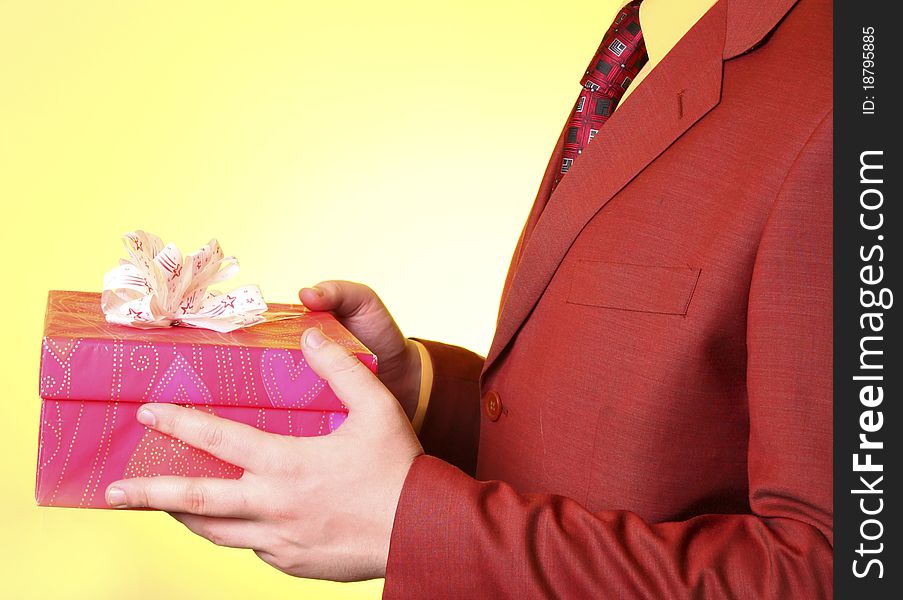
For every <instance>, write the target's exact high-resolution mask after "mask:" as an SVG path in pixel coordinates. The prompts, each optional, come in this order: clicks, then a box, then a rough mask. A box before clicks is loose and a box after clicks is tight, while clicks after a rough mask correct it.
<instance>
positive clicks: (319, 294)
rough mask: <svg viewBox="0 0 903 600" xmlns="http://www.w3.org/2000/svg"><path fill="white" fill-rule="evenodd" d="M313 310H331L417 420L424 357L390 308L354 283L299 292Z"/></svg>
mask: <svg viewBox="0 0 903 600" xmlns="http://www.w3.org/2000/svg"><path fill="white" fill-rule="evenodd" d="M298 297H299V298H300V299H301V302H303V303H304V305H305V306H306V307H307V308H309V309H311V310H327V311H330V312H332V313H333V314H334V315H335V317H336V318H337V319H338V320H339V321H340V322H341V323H342V325H344V326H345V328H347V329H348V330H349V331H350V332H351V333H352V334H353V335H354V336H355V337H356V338H357V339H359V340H360V341H361V342H363V344H364V345H365V346H367V348H369V349H370V351H371V352H373V353H374V354H376V358H377V360H378V361H379V379H380V380H381V381H382V382H383V383H384V384H385V385H386V387H387V388H389V391H391V392H392V394H394V395H395V397H396V398H397V399H398V401H399V402H400V403H401V406H402V408H404V411H405V414H407V415H408V419H409V420H410V419H412V418H413V417H414V412H415V411H416V410H417V400H418V398H419V395H420V353H419V352H418V351H417V348H416V347H415V346H414V343H413V342H411V341H410V340H408V339H407V338H405V337H404V335H402V333H401V330H400V329H399V328H398V325H397V324H396V323H395V320H394V319H393V318H392V315H391V314H389V311H388V310H387V309H386V306H385V305H384V304H383V303H382V300H380V299H379V296H377V295H376V292H374V291H373V290H371V289H370V288H369V287H367V286H365V285H363V284H360V283H353V282H350V281H323V282H321V283H318V284H317V285H315V286H314V287H312V288H303V289H302V290H301V291H300V292H298Z"/></svg>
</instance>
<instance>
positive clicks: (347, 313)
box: [298, 281, 383, 319]
mask: <svg viewBox="0 0 903 600" xmlns="http://www.w3.org/2000/svg"><path fill="white" fill-rule="evenodd" d="M298 297H299V298H300V299H301V302H303V303H304V306H306V307H307V308H309V309H311V310H328V311H332V312H333V313H335V315H336V317H338V318H340V319H343V318H348V317H354V316H357V315H359V314H361V313H363V312H367V311H369V310H372V309H374V308H383V307H382V302H381V301H380V299H379V298H378V297H377V295H376V292H374V291H373V290H371V289H370V288H369V287H367V286H365V285H363V284H361V283H354V282H351V281H323V282H321V283H318V284H317V285H315V286H314V287H312V288H303V289H302V290H301V291H300V292H298Z"/></svg>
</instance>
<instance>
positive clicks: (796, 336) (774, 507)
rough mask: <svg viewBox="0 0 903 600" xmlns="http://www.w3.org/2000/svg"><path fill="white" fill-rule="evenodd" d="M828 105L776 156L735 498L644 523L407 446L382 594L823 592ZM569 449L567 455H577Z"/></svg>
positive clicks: (827, 512) (828, 394)
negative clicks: (520, 487)
mask: <svg viewBox="0 0 903 600" xmlns="http://www.w3.org/2000/svg"><path fill="white" fill-rule="evenodd" d="M831 164H832V163H831V117H830V115H829V116H828V117H826V119H825V120H824V121H822V123H821V124H820V125H819V126H818V127H817V128H816V130H815V131H814V132H813V134H812V136H811V137H810V138H809V140H808V141H807V142H806V144H805V146H804V147H803V149H802V150H801V152H800V154H799V156H798V157H797V160H796V161H795V162H794V163H793V165H792V166H791V167H790V169H789V171H788V174H787V177H786V179H785V181H784V183H783V185H782V187H781V190H780V192H779V193H778V195H777V197H776V198H775V200H774V202H773V204H772V208H771V213H770V215H769V216H768V220H767V223H766V225H765V227H764V231H763V234H762V237H761V240H760V245H759V249H758V253H757V257H756V264H755V267H754V271H753V275H752V281H751V285H750V291H749V305H748V322H747V327H748V331H747V350H748V365H747V380H748V383H747V385H748V401H749V421H750V434H749V445H748V453H749V456H748V477H749V506H750V511H749V513H745V514H707V515H699V516H696V517H694V518H692V519H690V520H687V521H680V522H666V523H650V522H646V521H644V520H643V519H642V518H640V517H639V516H638V515H636V514H634V513H631V512H628V511H622V510H605V511H602V512H596V513H593V512H590V511H588V510H587V509H586V508H585V507H583V506H581V505H580V504H579V503H577V502H575V501H574V500H571V499H568V498H565V497H561V496H553V495H540V494H521V493H518V492H516V491H515V490H513V489H512V488H511V487H510V486H509V485H507V484H505V483H503V482H498V481H491V482H480V481H476V480H474V479H472V478H471V477H469V476H467V475H466V474H465V473H463V472H461V471H460V470H458V469H456V468H455V467H453V466H451V465H449V464H447V463H445V462H443V461H441V460H438V459H437V458H434V457H429V456H423V457H420V458H418V459H417V460H416V461H415V462H414V464H413V465H412V467H411V470H410V472H409V474H408V477H407V480H406V482H405V485H404V488H403V490H402V493H401V498H400V500H399V504H398V509H397V512H396V516H395V526H394V530H393V532H392V540H391V546H390V551H389V561H388V565H387V575H386V583H385V588H384V595H385V597H387V598H427V597H429V598H472V597H488V598H536V597H568V598H829V597H831V594H832V582H831V578H832V560H833V559H832V545H833V537H832V527H833V522H832V499H831V490H832V430H831V424H832V263H831V258H832V228H831V221H832V188H831V181H832V175H831V169H832V166H831ZM575 460H576V458H575Z"/></svg>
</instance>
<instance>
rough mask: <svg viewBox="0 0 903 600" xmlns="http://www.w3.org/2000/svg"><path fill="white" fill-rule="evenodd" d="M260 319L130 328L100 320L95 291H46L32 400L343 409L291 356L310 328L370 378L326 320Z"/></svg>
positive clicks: (271, 314) (368, 356)
mask: <svg viewBox="0 0 903 600" xmlns="http://www.w3.org/2000/svg"><path fill="white" fill-rule="evenodd" d="M266 316H267V321H265V322H263V323H260V324H258V325H254V326H252V327H247V328H244V329H239V330H236V331H233V332H230V333H218V332H215V331H209V330H206V329H193V328H188V327H166V328H159V329H135V328H132V327H125V326H121V325H113V324H111V323H107V321H106V319H105V317H104V315H103V312H102V311H101V309H100V294H98V293H92V292H70V291H51V292H50V294H49V296H48V299H47V312H46V315H45V319H44V341H43V344H42V349H41V371H40V395H41V398H44V399H53V400H84V401H101V402H176V403H179V404H199V405H208V406H255V407H260V408H281V409H304V410H327V411H335V410H342V411H343V410H345V408H344V406H343V405H342V403H341V402H340V401H339V400H338V399H337V398H336V397H335V394H334V393H333V392H332V390H331V389H330V388H329V386H328V385H327V384H326V382H325V381H324V380H323V379H321V378H320V377H319V376H317V374H316V373H314V372H313V370H312V369H311V368H310V367H309V366H308V365H307V362H306V361H305V360H304V356H303V354H302V353H301V349H300V340H301V334H302V333H303V332H304V330H305V329H307V328H309V327H318V328H320V329H321V330H322V331H323V332H324V333H325V334H326V335H328V336H329V337H330V338H332V339H333V340H335V341H336V342H338V343H339V344H342V345H343V346H345V347H346V348H349V349H350V350H351V351H352V352H354V353H355V355H356V356H357V357H358V359H360V360H361V362H363V363H364V364H365V365H367V367H368V368H370V369H371V370H372V371H373V372H374V373H375V372H376V356H374V355H373V353H371V352H370V351H369V350H368V349H367V348H366V347H365V346H364V345H363V344H362V343H361V342H360V341H358V340H357V339H356V338H355V337H354V336H353V335H352V334H351V333H350V332H349V331H348V330H347V329H345V328H344V327H343V326H342V325H341V324H340V323H339V322H338V321H337V320H336V319H335V317H333V316H332V315H331V314H329V313H325V312H311V311H308V310H307V309H305V308H304V307H303V306H300V305H293V304H270V305H269V311H267V313H266Z"/></svg>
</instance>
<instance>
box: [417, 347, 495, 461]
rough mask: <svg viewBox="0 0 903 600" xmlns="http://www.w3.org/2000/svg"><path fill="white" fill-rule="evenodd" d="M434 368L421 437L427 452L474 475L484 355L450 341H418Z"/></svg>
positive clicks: (478, 438) (478, 436) (478, 437)
mask: <svg viewBox="0 0 903 600" xmlns="http://www.w3.org/2000/svg"><path fill="white" fill-rule="evenodd" d="M417 341H418V342H420V343H421V344H423V345H424V346H425V347H426V349H427V352H428V353H429V356H430V362H431V363H432V367H433V385H432V387H431V388H430V394H429V404H428V405H427V410H426V416H425V417H424V419H423V425H421V427H420V432H419V433H418V437H419V438H420V444H421V445H422V446H423V450H424V452H426V453H427V454H429V455H431V456H435V457H438V458H441V459H443V460H444V461H446V462H448V463H451V464H453V465H455V466H456V467H458V468H459V469H461V470H463V471H464V472H465V473H468V474H470V475H473V474H474V473H475V472H476V467H477V447H478V445H479V441H480V371H481V370H482V369H483V357H482V356H479V355H478V354H475V353H473V352H471V351H470V350H466V349H464V348H460V347H458V346H450V345H448V344H440V343H439V342H431V341H429V340H419V339H418V340H417Z"/></svg>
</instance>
